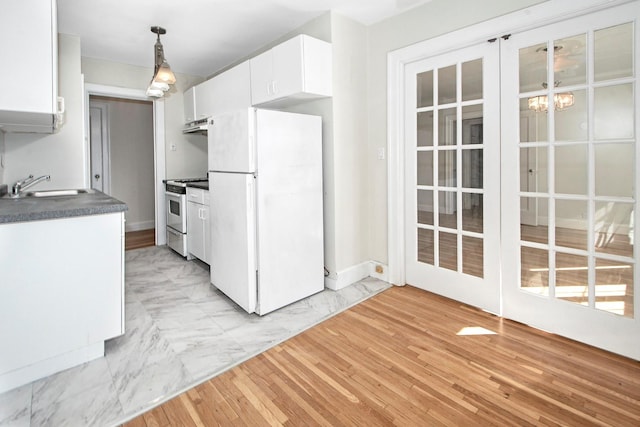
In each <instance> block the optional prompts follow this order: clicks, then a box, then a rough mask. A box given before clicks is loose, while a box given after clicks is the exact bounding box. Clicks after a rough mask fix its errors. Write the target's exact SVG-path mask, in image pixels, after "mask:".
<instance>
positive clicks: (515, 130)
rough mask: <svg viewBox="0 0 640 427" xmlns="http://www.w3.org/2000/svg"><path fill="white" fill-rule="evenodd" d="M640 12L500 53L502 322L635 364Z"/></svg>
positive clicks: (639, 354)
mask: <svg viewBox="0 0 640 427" xmlns="http://www.w3.org/2000/svg"><path fill="white" fill-rule="evenodd" d="M638 11H639V8H638V4H637V3H635V4H630V5H627V6H621V7H617V8H612V9H608V10H605V11H603V12H599V13H597V14H592V15H587V16H584V17H580V18H576V19H572V20H570V21H564V22H560V23H558V24H555V25H550V26H546V27H544V28H540V29H535V30H531V31H527V32H523V33H519V34H514V35H513V36H512V37H511V38H510V39H509V40H508V42H505V43H503V44H502V49H501V55H502V56H501V58H502V70H501V71H502V73H501V74H502V76H503V80H502V95H503V96H502V109H501V111H502V122H503V123H519V126H503V128H502V157H503V159H504V162H503V169H502V205H503V216H502V230H503V236H504V238H503V241H502V247H503V251H502V254H503V278H504V281H503V292H502V295H503V298H504V300H503V315H504V316H505V317H508V318H512V319H516V320H518V321H520V322H523V323H526V324H529V325H532V326H535V327H538V328H540V329H544V330H547V331H550V332H555V333H557V334H560V335H564V336H567V337H570V338H573V339H576V340H578V341H582V342H586V343H589V344H592V345H595V346H597V347H601V348H605V349H608V350H611V351H614V352H616V353H620V354H624V355H627V356H630V357H633V358H635V359H640V321H639V320H638V317H639V316H638V315H639V314H640V313H638V309H637V307H638V272H637V267H636V263H637V260H638V254H637V251H635V246H634V225H633V224H634V223H637V221H634V219H637V200H638V174H637V170H638V165H639V164H640V163H639V162H638V149H637V132H638V124H639V120H638V105H639V103H638V87H637V83H638V80H637V64H638V62H637V61H638V48H639V46H640V38H639V37H638V28H637V23H638V18H639V17H640V14H639V12H638ZM518 168H519V170H518ZM512 177H520V179H519V182H518V180H515V179H512ZM518 207H519V208H520V212H518Z"/></svg>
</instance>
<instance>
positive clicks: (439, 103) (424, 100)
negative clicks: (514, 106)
mask: <svg viewBox="0 0 640 427" xmlns="http://www.w3.org/2000/svg"><path fill="white" fill-rule="evenodd" d="M498 54H499V49H498V46H497V45H495V46H494V45H491V44H489V43H483V44H481V45H477V46H471V47H469V48H465V49H461V50H458V51H455V52H451V53H448V54H445V55H440V56H438V57H436V58H429V59H426V60H423V61H420V62H416V63H413V64H411V65H409V66H407V68H406V73H407V75H406V82H407V85H408V86H407V93H408V94H412V95H408V96H407V97H406V99H407V105H406V107H405V111H406V112H407V114H406V116H405V120H406V121H405V134H406V136H407V141H408V143H407V144H406V145H405V159H406V163H405V174H406V176H405V200H406V203H407V205H406V209H405V215H406V216H405V224H407V226H406V229H405V242H406V249H405V253H406V255H407V258H406V270H405V274H406V280H407V283H409V284H411V285H414V286H417V287H419V288H422V289H425V290H428V291H431V292H435V293H438V294H440V295H445V296H447V297H449V298H453V299H456V300H459V301H463V302H466V303H468V304H472V305H475V306H477V307H481V308H483V309H485V310H488V311H491V312H495V313H497V312H499V310H500V304H499V301H500V281H499V269H500V264H499V248H500V246H499V236H500V223H499V217H500V192H499V190H500V175H499V168H500V151H499V150H500V145H499V144H500V139H499V130H500V128H499V114H498V111H499V93H500V92H499V80H498V76H499V62H498V59H499V57H498ZM409 141H410V143H409Z"/></svg>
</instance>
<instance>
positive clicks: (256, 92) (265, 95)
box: [251, 34, 332, 106]
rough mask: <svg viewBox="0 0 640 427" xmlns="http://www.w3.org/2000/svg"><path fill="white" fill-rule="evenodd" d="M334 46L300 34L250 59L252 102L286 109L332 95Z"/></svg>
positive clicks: (255, 104) (256, 104)
mask: <svg viewBox="0 0 640 427" xmlns="http://www.w3.org/2000/svg"><path fill="white" fill-rule="evenodd" d="M331 58H332V52H331V44H330V43H327V42H325V41H322V40H318V39H315V38H313V37H310V36H307V35H304V34H302V35H299V36H296V37H294V38H292V39H290V40H287V41H286V42H284V43H281V44H279V45H277V46H275V47H274V48H272V49H270V50H268V51H266V52H264V53H262V54H260V55H258V56H256V57H255V58H252V59H251V103H252V105H254V106H260V105H269V106H286V105H291V104H295V103H298V102H300V101H302V100H308V99H314V98H323V97H329V96H331V95H332V91H331V86H332V85H331V80H332V73H331V69H332V65H331Z"/></svg>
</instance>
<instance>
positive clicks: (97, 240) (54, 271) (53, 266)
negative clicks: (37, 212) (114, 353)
mask: <svg viewBox="0 0 640 427" xmlns="http://www.w3.org/2000/svg"><path fill="white" fill-rule="evenodd" d="M0 270H1V271H2V274H1V277H2V280H0V343H2V346H1V348H2V350H0V393H2V392H4V391H6V390H10V389H12V388H15V387H18V386H20V385H23V384H26V383H29V382H31V381H34V380H36V379H39V378H42V377H45V376H48V375H51V374H54V373H56V372H58V371H61V370H64V369H67V368H70V367H72V366H75V365H79V364H81V363H84V362H87V361H89V360H92V359H95V358H98V357H101V356H103V355H104V341H105V340H107V339H110V338H114V337H116V336H119V335H122V334H123V333H124V213H122V212H118V213H110V214H104V215H91V216H83V217H73V218H64V219H55V220H43V221H29V222H20V223H10V224H0Z"/></svg>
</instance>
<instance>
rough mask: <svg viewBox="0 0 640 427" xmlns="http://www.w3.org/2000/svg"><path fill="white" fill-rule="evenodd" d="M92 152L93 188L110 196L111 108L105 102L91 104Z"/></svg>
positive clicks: (91, 101) (93, 101)
mask: <svg viewBox="0 0 640 427" xmlns="http://www.w3.org/2000/svg"><path fill="white" fill-rule="evenodd" d="M89 129H90V131H89V135H90V151H91V188H93V189H95V190H98V191H101V192H103V193H106V194H110V191H111V189H110V176H109V170H110V156H109V154H110V152H109V107H108V105H107V104H106V103H104V102H99V101H95V100H90V102H89Z"/></svg>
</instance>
